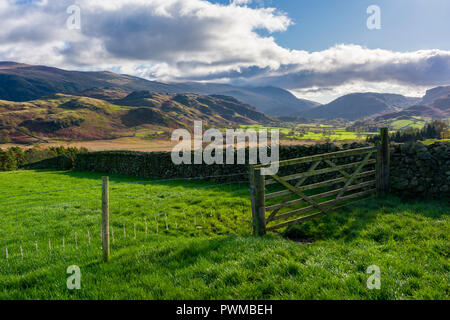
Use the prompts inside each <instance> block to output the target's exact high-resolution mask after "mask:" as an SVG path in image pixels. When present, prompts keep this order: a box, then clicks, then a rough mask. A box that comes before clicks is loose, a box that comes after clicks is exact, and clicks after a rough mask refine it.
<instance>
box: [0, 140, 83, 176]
mask: <svg viewBox="0 0 450 320" xmlns="http://www.w3.org/2000/svg"><path fill="white" fill-rule="evenodd" d="M85 152H88V150H87V149H86V148H83V147H82V148H75V147H68V148H65V147H62V146H61V147H49V148H41V147H33V148H29V149H22V148H20V147H11V148H8V149H1V148H0V171H13V170H17V169H19V168H20V167H21V166H23V165H26V164H30V163H35V162H39V161H42V160H46V159H51V158H54V157H58V156H63V155H65V156H68V157H70V158H72V159H75V157H76V156H77V155H78V154H80V153H85Z"/></svg>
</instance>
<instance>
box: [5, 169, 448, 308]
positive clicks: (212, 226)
mask: <svg viewBox="0 0 450 320" xmlns="http://www.w3.org/2000/svg"><path fill="white" fill-rule="evenodd" d="M100 177H101V175H100V174H93V173H83V172H55V171H15V172H6V173H0V216H1V224H0V249H1V251H0V252H2V254H1V255H0V299H446V300H447V299H449V298H450V292H449V276H450V273H449V271H450V264H449V260H448V254H449V247H450V241H449V236H450V223H449V222H450V219H449V213H450V206H449V204H448V202H445V201H441V202H435V201H411V202H404V201H402V200H400V199H398V198H395V197H390V198H387V199H383V200H377V199H372V200H367V201H366V202H364V203H362V204H361V205H359V206H355V207H351V208H348V209H344V210H341V211H339V212H337V213H333V214H331V215H329V216H326V217H322V218H319V219H316V220H311V221H309V222H307V223H304V224H302V225H299V226H297V227H295V228H293V229H290V230H288V231H285V235H288V236H290V237H291V239H294V240H289V239H288V238H286V237H281V236H280V235H277V234H272V235H268V236H266V237H264V238H255V237H252V236H250V235H249V233H250V232H251V210H250V200H249V196H248V185H246V184H244V183H243V184H232V185H226V184H225V185H224V184H220V185H219V184H217V183H214V182H208V183H206V182H198V181H197V182H195V181H189V182H187V181H144V180H139V179H136V178H131V177H119V176H112V177H111V187H110V188H111V196H110V197H111V226H112V227H113V228H114V230H113V231H112V232H113V236H112V237H113V239H114V240H112V259H111V261H110V262H109V263H103V262H102V261H101V248H100V247H101V240H100V234H99V233H100V230H101V229H100V228H101V227H100V213H101V209H100V208H101V199H100V194H101V189H100V186H99V184H100ZM48 191H58V192H49V193H43V192H48ZM146 230H147V232H146ZM6 251H7V252H8V253H7V256H6V255H5V252H6ZM22 254H23V257H22ZM71 265H77V266H79V267H80V269H81V273H82V278H81V289H80V290H68V289H67V286H66V281H67V278H68V277H69V275H68V274H67V273H66V270H67V268H68V266H71ZM372 265H376V266H378V267H379V268H380V270H381V278H380V280H381V288H380V290H377V289H374V290H371V289H369V288H368V287H367V281H368V279H369V277H370V276H371V274H368V273H367V269H368V267H369V266H372Z"/></svg>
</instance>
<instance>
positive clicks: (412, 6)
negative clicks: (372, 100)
mask: <svg viewBox="0 0 450 320" xmlns="http://www.w3.org/2000/svg"><path fill="white" fill-rule="evenodd" d="M210 2H213V3H221V4H228V3H229V2H230V1H229V0H220V1H214V0H211V1H210ZM261 4H264V5H265V6H271V7H274V8H277V9H279V10H281V11H284V12H286V13H287V15H288V16H289V17H290V18H291V19H292V20H293V21H294V23H295V25H293V26H291V27H290V28H289V30H288V31H286V32H280V33H277V34H275V38H276V39H277V43H278V44H280V45H282V46H284V47H288V48H291V49H298V50H308V51H321V50H324V49H327V48H329V47H330V46H333V45H335V44H338V43H353V44H360V45H364V46H366V47H368V48H373V49H376V48H382V49H389V50H394V51H412V50H420V49H436V48H438V49H443V50H450V40H449V39H450V35H449V31H450V1H449V0H343V1H339V0H265V1H263V0H261V1H254V3H252V4H249V6H253V7H261ZM374 4H375V5H378V6H379V7H380V8H381V14H382V15H381V16H382V28H381V30H369V29H368V28H367V27H366V20H367V17H368V14H367V13H366V9H367V8H368V7H369V6H370V5H374Z"/></svg>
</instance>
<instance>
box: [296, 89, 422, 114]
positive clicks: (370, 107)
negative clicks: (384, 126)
mask: <svg viewBox="0 0 450 320" xmlns="http://www.w3.org/2000/svg"><path fill="white" fill-rule="evenodd" d="M418 101H420V99H418V98H409V97H405V96H402V95H398V94H380V93H371V92H368V93H352V94H348V95H345V96H342V97H340V98H338V99H336V100H334V101H332V102H330V103H329V104H326V105H323V106H319V107H316V108H313V109H310V110H307V111H304V112H301V113H300V116H302V117H305V118H309V119H337V118H343V119H346V120H350V121H353V120H357V119H363V118H367V117H373V116H376V115H381V114H386V113H391V112H395V111H398V110H401V109H405V108H408V107H410V106H413V105H415V104H416V103H417V102H418Z"/></svg>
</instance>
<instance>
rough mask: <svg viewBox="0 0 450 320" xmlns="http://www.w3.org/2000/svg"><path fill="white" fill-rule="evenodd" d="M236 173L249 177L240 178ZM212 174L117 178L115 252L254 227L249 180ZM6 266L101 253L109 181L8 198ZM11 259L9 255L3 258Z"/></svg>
mask: <svg viewBox="0 0 450 320" xmlns="http://www.w3.org/2000/svg"><path fill="white" fill-rule="evenodd" d="M233 176H243V174H237V175H233ZM226 177H230V176H210V177H198V178H183V179H161V180H138V181H132V180H127V179H118V180H113V181H112V182H111V183H110V240H111V242H110V243H111V249H112V250H115V249H119V248H122V247H125V246H128V245H131V244H144V243H145V241H153V240H154V239H155V238H161V237H163V236H174V237H195V236H210V235H222V234H233V233H236V234H238V233H248V232H250V230H251V223H252V220H251V206H250V197H249V185H248V182H247V180H246V179H245V180H244V179H242V180H240V181H237V182H227V183H214V182H211V181H207V179H213V178H226ZM0 214H1V216H2V219H1V222H0V249H1V251H3V254H1V251H0V268H4V267H7V266H9V265H10V264H20V263H21V262H24V261H26V260H34V261H36V263H43V262H44V263H45V262H48V263H51V261H52V260H51V259H54V258H64V257H69V256H74V255H83V254H97V255H98V256H99V257H101V250H102V199H101V184H100V183H99V184H92V185H89V186H84V187H74V188H67V189H64V188H63V189H59V190H42V191H37V192H29V193H23V194H14V195H11V196H4V197H0ZM2 256H3V257H2Z"/></svg>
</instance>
